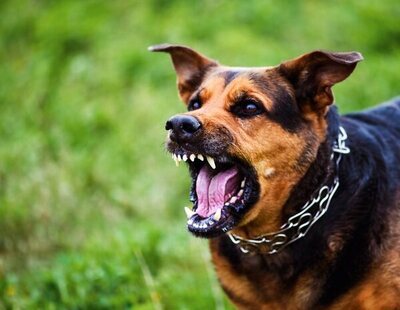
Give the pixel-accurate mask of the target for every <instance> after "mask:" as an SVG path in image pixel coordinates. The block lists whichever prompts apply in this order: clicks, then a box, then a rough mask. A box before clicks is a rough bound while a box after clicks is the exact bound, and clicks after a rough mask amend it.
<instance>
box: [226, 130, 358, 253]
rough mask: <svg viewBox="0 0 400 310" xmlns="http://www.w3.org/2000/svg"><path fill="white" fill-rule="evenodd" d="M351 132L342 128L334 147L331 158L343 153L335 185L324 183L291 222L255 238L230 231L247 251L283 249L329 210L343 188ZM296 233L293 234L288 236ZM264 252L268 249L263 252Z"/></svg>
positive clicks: (234, 241)
mask: <svg viewBox="0 0 400 310" xmlns="http://www.w3.org/2000/svg"><path fill="white" fill-rule="evenodd" d="M346 139H347V133H346V131H345V130H344V128H343V127H341V126H340V127H339V135H338V139H337V141H335V142H334V144H333V147H332V151H333V152H332V155H331V160H334V158H335V153H338V154H339V155H338V156H337V158H336V175H335V178H334V180H333V183H332V184H331V186H330V187H329V186H327V185H324V186H322V187H321V188H320V190H319V191H318V193H317V194H316V195H315V197H314V198H312V199H310V200H309V201H307V202H306V203H305V204H304V206H303V207H302V208H301V210H300V212H298V213H296V214H295V215H293V216H291V217H290V218H289V219H288V221H287V222H286V223H285V224H283V225H282V226H281V229H280V230H278V231H276V232H272V233H268V234H265V235H262V236H259V237H256V238H253V239H245V238H242V237H239V236H236V235H234V234H232V233H228V236H229V238H230V239H231V241H232V242H233V243H234V244H236V245H238V246H239V248H240V250H241V251H242V252H243V253H249V252H254V251H257V250H259V247H260V246H261V245H262V246H263V248H266V251H265V253H267V254H275V253H278V252H280V251H281V250H283V249H284V248H285V247H287V246H288V245H289V244H291V243H293V242H295V241H296V240H298V239H300V238H302V237H304V236H305V235H306V234H307V233H308V231H309V230H310V228H311V227H312V226H313V225H314V224H315V223H316V222H317V221H318V220H319V219H320V218H321V217H322V216H323V215H324V214H325V213H326V211H327V210H328V207H329V204H330V203H331V200H332V197H333V195H334V194H335V192H336V190H337V189H338V187H339V163H340V160H341V159H342V155H343V154H349V153H350V149H349V148H348V147H347V146H346V143H345V142H346ZM289 233H292V234H291V236H288V234H289ZM263 253H264V251H263Z"/></svg>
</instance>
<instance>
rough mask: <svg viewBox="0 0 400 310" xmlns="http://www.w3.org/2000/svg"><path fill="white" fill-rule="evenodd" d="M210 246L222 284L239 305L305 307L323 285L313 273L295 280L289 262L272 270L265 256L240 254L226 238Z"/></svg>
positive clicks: (228, 294)
mask: <svg viewBox="0 0 400 310" xmlns="http://www.w3.org/2000/svg"><path fill="white" fill-rule="evenodd" d="M210 245H211V252H212V259H213V263H214V265H215V269H216V272H217V276H218V278H219V281H220V283H221V286H222V288H223V289H224V291H225V293H226V294H227V296H228V297H229V298H230V300H231V301H232V302H233V303H234V304H235V305H236V306H237V307H238V308H243V309H253V308H254V309H264V308H265V309H302V308H307V307H308V305H310V303H311V304H312V302H313V299H314V296H316V294H315V292H316V290H317V289H319V285H320V281H315V275H314V274H313V272H311V271H310V272H305V273H304V274H302V276H301V277H296V279H294V278H292V274H293V269H292V267H290V265H288V266H289V267H287V268H285V269H281V270H280V271H279V272H276V269H275V271H274V272H272V271H271V269H273V268H274V266H272V265H273V264H274V262H271V261H270V262H267V261H266V260H265V258H264V257H263V256H262V255H247V254H241V253H239V252H238V251H237V249H235V246H234V245H233V244H229V243H228V242H225V241H224V240H223V239H220V240H213V241H212V242H211V243H210ZM271 264H272V265H271ZM289 279H290V280H289Z"/></svg>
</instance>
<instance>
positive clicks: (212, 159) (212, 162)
mask: <svg viewBox="0 0 400 310" xmlns="http://www.w3.org/2000/svg"><path fill="white" fill-rule="evenodd" d="M206 158H207V161H208V163H209V164H210V166H211V168H213V169H215V168H216V167H217V166H215V161H214V158H212V157H210V156H206Z"/></svg>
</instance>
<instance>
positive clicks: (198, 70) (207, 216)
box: [150, 44, 362, 237]
mask: <svg viewBox="0 0 400 310" xmlns="http://www.w3.org/2000/svg"><path fill="white" fill-rule="evenodd" d="M150 50H151V51H156V52H167V53H169V54H170V55H171V58H172V62H173V65H174V68H175V71H176V73H177V80H178V90H179V95H180V97H181V99H182V101H183V102H184V103H185V104H186V106H187V109H188V112H187V113H183V114H179V115H175V116H173V117H172V118H170V119H169V120H168V121H167V123H166V129H167V130H168V131H169V136H168V141H167V149H168V151H169V152H171V153H172V156H173V158H174V159H175V160H176V161H177V162H179V161H181V160H183V161H185V162H186V163H187V164H188V166H189V170H190V173H191V177H192V189H191V193H190V198H191V201H192V202H193V205H194V207H193V211H189V210H187V213H188V229H189V230H190V231H191V232H192V233H194V234H195V235H198V236H202V237H214V236H217V235H220V234H222V233H224V232H226V231H228V230H231V229H241V227H249V226H251V227H252V231H253V232H254V233H265V232H266V231H273V230H276V229H277V228H279V226H280V224H281V220H282V219H281V217H282V208H283V205H284V203H285V202H286V200H287V199H288V197H289V196H290V193H291V190H292V189H293V187H294V186H295V185H296V183H297V182H298V181H299V180H300V179H301V178H302V176H303V175H304V174H305V172H306V171H307V169H308V168H309V166H310V164H311V163H312V162H313V161H314V159H315V157H316V154H317V151H318V147H319V145H320V144H321V143H322V142H323V141H324V140H325V138H326V131H327V121H326V114H327V111H328V109H329V106H330V105H331V104H332V103H333V95H332V91H331V87H332V86H333V85H334V84H336V83H338V82H340V81H342V80H344V79H345V78H346V77H348V76H349V75H350V74H351V73H352V71H353V70H354V68H355V66H356V64H357V62H359V61H360V60H362V56H361V54H359V53H357V52H349V53H330V52H323V51H314V52H312V53H309V54H305V55H302V56H300V57H298V58H296V59H293V60H289V61H286V62H283V63H282V64H280V65H278V66H275V67H261V68H234V67H227V66H222V65H220V64H218V63H217V62H216V61H214V60H211V59H209V58H207V57H205V56H203V55H201V54H199V53H197V52H196V51H194V50H192V49H190V48H188V47H185V46H178V45H169V44H163V45H158V46H154V47H151V48H150Z"/></svg>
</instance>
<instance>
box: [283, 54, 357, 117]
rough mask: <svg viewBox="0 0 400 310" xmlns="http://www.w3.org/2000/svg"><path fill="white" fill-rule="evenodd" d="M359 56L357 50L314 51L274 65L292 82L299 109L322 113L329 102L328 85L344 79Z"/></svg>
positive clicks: (330, 85) (330, 102)
mask: <svg viewBox="0 0 400 310" xmlns="http://www.w3.org/2000/svg"><path fill="white" fill-rule="evenodd" d="M361 60H363V57H362V55H361V54H360V53H358V52H344V53H332V52H324V51H314V52H311V53H309V54H305V55H302V56H300V57H298V58H296V59H293V60H289V61H286V62H284V63H282V64H281V65H280V66H279V67H278V69H279V71H280V72H281V73H282V74H283V75H284V76H285V77H286V78H287V79H288V80H289V81H290V82H291V83H292V84H293V86H294V89H295V91H296V99H297V101H298V103H299V105H300V108H301V110H302V111H304V112H310V111H316V112H319V113H320V112H322V113H325V112H326V111H327V106H329V105H330V104H332V103H333V94H332V90H331V87H332V86H333V85H335V84H336V83H339V82H341V81H343V80H344V79H346V78H347V77H348V76H349V75H350V74H351V73H352V72H353V70H354V68H355V67H356V65H357V63H358V62H359V61H361Z"/></svg>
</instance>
